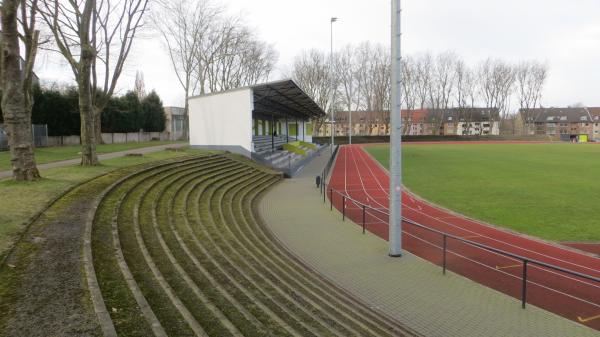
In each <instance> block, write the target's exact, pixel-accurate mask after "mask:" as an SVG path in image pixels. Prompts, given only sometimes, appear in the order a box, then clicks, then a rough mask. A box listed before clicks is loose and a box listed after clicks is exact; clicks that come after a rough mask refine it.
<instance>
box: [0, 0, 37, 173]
mask: <svg viewBox="0 0 600 337" xmlns="http://www.w3.org/2000/svg"><path fill="white" fill-rule="evenodd" d="M19 2H20V1H18V0H5V1H3V3H2V8H1V11H2V72H1V73H2V79H1V80H2V86H3V91H2V113H3V116H4V124H5V128H6V133H7V135H8V145H9V148H10V161H11V164H12V171H13V178H14V179H15V180H17V181H24V180H29V181H31V180H37V179H39V178H40V173H39V171H38V169H37V166H36V164H35V156H34V153H33V144H32V132H31V104H29V103H30V99H27V97H26V92H25V90H24V88H25V86H24V84H23V81H24V76H23V74H22V73H21V70H20V64H19V63H20V62H21V54H20V49H19V37H18V30H17V9H18V7H19Z"/></svg>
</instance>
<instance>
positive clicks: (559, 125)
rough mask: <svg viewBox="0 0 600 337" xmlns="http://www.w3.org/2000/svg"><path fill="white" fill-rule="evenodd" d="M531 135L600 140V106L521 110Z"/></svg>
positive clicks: (584, 140)
mask: <svg viewBox="0 0 600 337" xmlns="http://www.w3.org/2000/svg"><path fill="white" fill-rule="evenodd" d="M519 114H520V115H521V119H522V120H523V123H524V129H525V130H526V133H527V134H529V135H547V136H549V137H554V138H557V139H558V138H560V139H562V140H571V141H581V142H587V141H589V140H598V141H600V108H586V107H576V108H536V109H521V110H519Z"/></svg>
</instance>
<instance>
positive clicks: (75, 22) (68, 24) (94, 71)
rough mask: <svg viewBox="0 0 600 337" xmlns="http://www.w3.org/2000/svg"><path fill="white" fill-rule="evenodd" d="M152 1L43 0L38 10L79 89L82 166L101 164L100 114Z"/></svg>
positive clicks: (115, 83)
mask: <svg viewBox="0 0 600 337" xmlns="http://www.w3.org/2000/svg"><path fill="white" fill-rule="evenodd" d="M147 7H148V0H122V1H113V2H111V1H110V0H85V1H74V0H69V1H58V0H41V2H40V9H39V13H40V14H41V16H42V18H43V20H44V21H45V22H46V25H47V26H48V28H49V30H50V31H51V33H52V35H53V37H54V42H55V44H56V47H57V51H58V52H59V53H60V54H62V56H63V57H64V58H65V59H66V60H67V62H68V63H69V65H70V66H71V69H72V71H73V74H74V75H75V79H76V80H77V85H78V90H79V110H80V116H81V144H82V151H81V153H82V160H81V164H82V165H96V164H98V157H97V155H96V144H97V143H98V142H100V141H101V125H100V120H101V113H102V110H103V109H104V108H105V107H106V104H108V101H109V100H110V98H111V97H112V95H113V93H114V91H115V88H116V85H117V82H118V79H119V77H120V76H121V73H122V71H123V68H124V66H125V61H126V60H127V57H128V56H129V53H130V51H131V47H132V45H133V41H134V40H135V37H136V35H137V33H138V32H139V30H140V29H141V27H142V26H143V21H142V19H143V17H144V14H145V13H146V10H147Z"/></svg>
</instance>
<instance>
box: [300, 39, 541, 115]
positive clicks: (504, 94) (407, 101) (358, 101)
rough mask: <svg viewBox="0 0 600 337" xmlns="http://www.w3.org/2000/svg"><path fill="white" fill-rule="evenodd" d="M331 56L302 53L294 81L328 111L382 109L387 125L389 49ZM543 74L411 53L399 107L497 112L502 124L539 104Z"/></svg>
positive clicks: (530, 67)
mask: <svg viewBox="0 0 600 337" xmlns="http://www.w3.org/2000/svg"><path fill="white" fill-rule="evenodd" d="M332 57H333V59H332V58H331V56H329V55H327V54H326V53H324V52H321V51H318V50H309V51H305V52H303V53H301V54H300V55H298V56H297V57H296V59H295V61H294V64H293V67H292V74H291V75H292V78H294V80H295V81H296V82H297V83H298V84H299V85H300V86H301V87H302V88H303V89H304V90H305V91H306V92H307V94H308V95H310V96H311V97H312V98H313V99H314V100H315V101H316V102H317V103H318V104H319V105H320V106H321V107H322V108H323V109H325V110H326V111H331V109H334V110H346V111H359V110H362V111H381V116H380V118H381V120H383V121H389V112H388V111H389V105H390V79H391V64H390V60H391V58H390V54H389V49H388V48H386V47H384V46H381V45H373V44H371V43H369V42H364V43H362V44H359V45H357V46H354V45H347V46H345V47H343V48H342V49H341V50H340V51H338V52H336V53H334V55H333V56H332ZM547 74H548V67H547V65H545V64H543V63H540V62H538V61H524V62H520V63H518V64H512V63H509V62H506V61H504V60H501V59H493V58H488V59H486V60H483V61H481V62H479V63H477V64H475V65H469V64H467V63H466V62H465V61H464V60H463V59H462V58H460V57H459V56H458V55H457V54H455V53H453V52H445V53H441V54H438V55H433V54H431V53H426V54H419V55H409V56H406V57H404V58H403V64H402V75H403V81H402V99H403V107H404V108H406V109H409V110H413V109H425V108H428V109H437V110H441V109H447V108H459V109H460V108H464V109H465V111H466V110H467V109H468V108H473V107H485V108H497V109H498V111H499V112H500V119H501V121H502V120H504V119H507V118H509V117H510V116H511V114H512V113H513V111H512V110H511V109H512V108H513V107H514V104H515V103H516V104H517V105H518V107H520V108H525V109H528V108H534V107H538V106H539V105H540V104H541V98H542V92H543V87H544V84H545V83H546V78H547ZM488 111H492V110H491V109H489V110H488ZM524 117H527V116H524ZM439 120H440V121H441V118H440V119H439Z"/></svg>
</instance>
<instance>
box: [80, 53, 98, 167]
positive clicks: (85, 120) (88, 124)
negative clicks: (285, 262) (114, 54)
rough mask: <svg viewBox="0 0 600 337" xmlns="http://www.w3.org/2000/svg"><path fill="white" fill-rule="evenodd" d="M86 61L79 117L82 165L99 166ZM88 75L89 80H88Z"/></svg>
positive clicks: (81, 87)
mask: <svg viewBox="0 0 600 337" xmlns="http://www.w3.org/2000/svg"><path fill="white" fill-rule="evenodd" d="M84 63H85V61H83V57H82V61H81V64H82V66H81V70H80V79H79V83H78V84H79V115H80V118H81V165H82V166H94V165H98V156H97V155H96V129H95V123H94V119H95V118H94V114H93V111H94V108H93V105H92V92H91V84H90V81H89V78H90V67H88V68H87V70H85V69H84V68H85V66H84ZM86 74H87V79H86Z"/></svg>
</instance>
